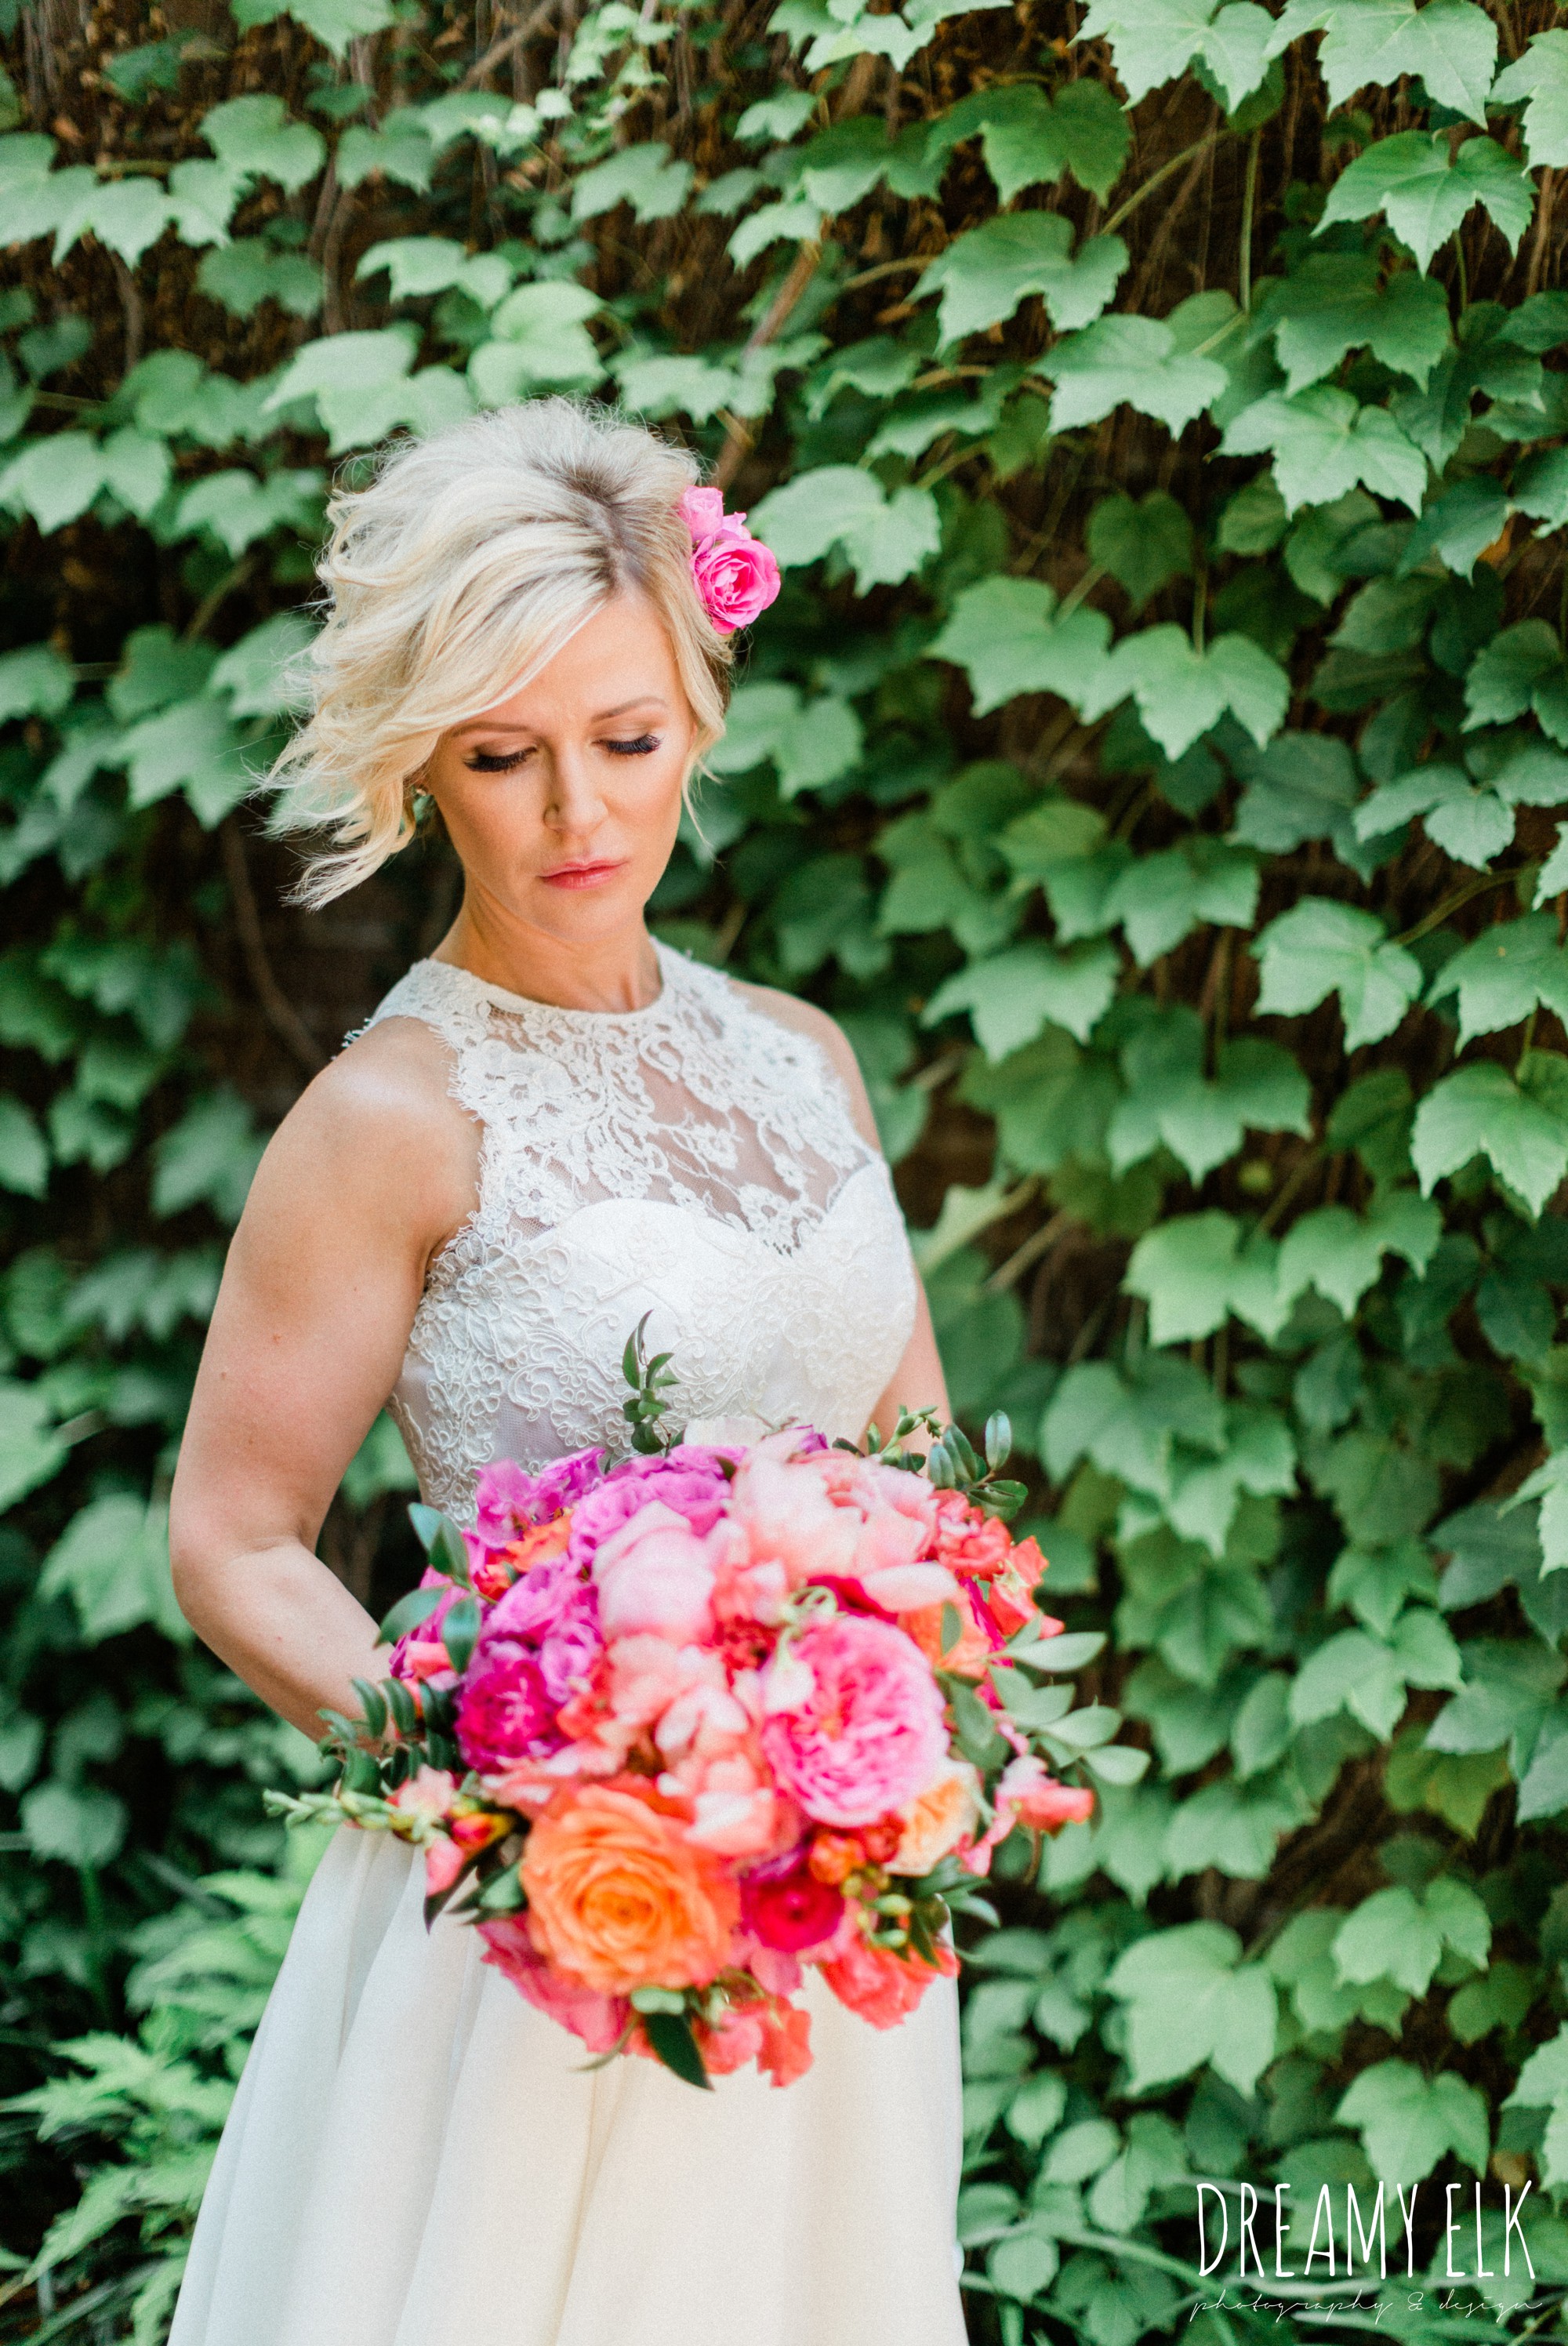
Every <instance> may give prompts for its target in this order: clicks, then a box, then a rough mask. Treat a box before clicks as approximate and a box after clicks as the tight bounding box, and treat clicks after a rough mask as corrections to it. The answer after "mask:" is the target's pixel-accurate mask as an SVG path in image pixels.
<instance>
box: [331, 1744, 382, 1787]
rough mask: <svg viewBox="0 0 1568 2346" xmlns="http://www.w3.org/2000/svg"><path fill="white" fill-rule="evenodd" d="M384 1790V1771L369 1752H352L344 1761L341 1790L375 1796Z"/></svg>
mask: <svg viewBox="0 0 1568 2346" xmlns="http://www.w3.org/2000/svg"><path fill="white" fill-rule="evenodd" d="M381 1788H382V1771H381V1770H380V1768H379V1767H378V1766H377V1764H376V1762H375V1760H372V1757H371V1755H370V1753H369V1752H368V1751H351V1752H350V1753H349V1755H348V1757H347V1759H346V1760H344V1761H343V1774H342V1781H341V1786H340V1788H339V1789H340V1790H342V1791H345V1792H364V1793H367V1794H370V1795H372V1796H373V1795H374V1794H375V1793H377V1792H379V1791H380V1790H381Z"/></svg>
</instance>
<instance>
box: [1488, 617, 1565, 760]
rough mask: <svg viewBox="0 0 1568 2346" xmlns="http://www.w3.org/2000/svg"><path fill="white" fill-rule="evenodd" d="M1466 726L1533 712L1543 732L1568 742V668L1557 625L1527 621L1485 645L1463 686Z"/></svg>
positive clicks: (1496, 722) (1499, 721)
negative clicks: (1564, 660) (1565, 663)
mask: <svg viewBox="0 0 1568 2346" xmlns="http://www.w3.org/2000/svg"><path fill="white" fill-rule="evenodd" d="M1464 704H1465V723H1466V725H1467V726H1471V725H1505V724H1507V723H1508V721H1509V719H1511V718H1514V717H1523V716H1525V715H1527V714H1529V713H1531V712H1533V714H1534V716H1535V719H1536V720H1537V722H1538V723H1539V724H1540V726H1541V728H1542V729H1543V732H1546V733H1549V734H1550V735H1551V736H1552V739H1553V740H1554V741H1562V742H1563V743H1564V744H1568V667H1565V666H1564V662H1563V646H1562V642H1561V640H1560V639H1559V637H1558V635H1557V631H1556V629H1555V628H1554V627H1550V626H1549V625H1548V624H1547V622H1546V621H1545V620H1544V619H1522V620H1521V621H1520V622H1519V624H1518V625H1517V627H1504V628H1503V629H1502V633H1501V634H1500V635H1496V636H1493V637H1492V639H1491V641H1490V642H1489V643H1487V644H1485V645H1483V646H1482V648H1481V651H1480V652H1479V653H1478V654H1477V655H1476V658H1475V659H1474V661H1473V663H1472V664H1471V670H1470V673H1469V675H1468V676H1467V677H1466V678H1465V683H1464Z"/></svg>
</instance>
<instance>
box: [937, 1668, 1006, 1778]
mask: <svg viewBox="0 0 1568 2346" xmlns="http://www.w3.org/2000/svg"><path fill="white" fill-rule="evenodd" d="M937 1678H938V1679H939V1681H940V1682H941V1685H942V1688H943V1690H944V1692H945V1693H946V1696H947V1699H948V1704H949V1707H950V1709H952V1718H953V1727H954V1729H955V1731H956V1733H957V1736H958V1747H959V1749H960V1750H961V1751H962V1753H963V1756H964V1758H965V1759H966V1760H972V1761H973V1762H974V1765H975V1766H976V1767H977V1768H996V1767H1000V1766H1001V1764H1002V1763H1003V1760H1005V1759H1006V1758H1007V1749H1008V1747H1007V1745H1006V1743H1005V1742H1004V1741H1003V1738H1002V1737H1001V1736H1000V1735H999V1734H998V1733H997V1731H996V1729H995V1728H994V1726H993V1724H992V1719H991V1713H990V1711H989V1710H987V1709H986V1707H985V1705H984V1704H983V1702H982V1701H981V1699H980V1697H979V1696H978V1695H977V1694H976V1693H975V1691H974V1688H972V1686H970V1685H968V1684H967V1683H966V1681H965V1680H964V1679H962V1678H955V1677H953V1675H952V1672H951V1671H948V1670H939V1671H938V1672H937Z"/></svg>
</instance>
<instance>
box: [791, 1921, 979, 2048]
mask: <svg viewBox="0 0 1568 2346" xmlns="http://www.w3.org/2000/svg"><path fill="white" fill-rule="evenodd" d="M936 1957H937V1960H936V1968H935V1969H934V1970H933V1969H932V1966H931V1965H930V1964H924V1963H921V1960H920V1958H919V1957H918V1956H914V1955H900V1954H895V1953H893V1951H892V1949H891V1948H890V1947H873V1946H872V1945H871V1942H870V1941H869V1940H867V1939H862V1938H861V1937H860V1934H859V1933H856V1935H855V1937H854V1939H853V1940H852V1941H851V1942H850V1943H849V1944H848V1945H847V1946H846V1947H845V1948H844V1949H843V1951H842V1953H840V1954H839V1955H838V1956H837V1957H836V1958H835V1959H834V1961H833V1962H832V1963H830V1964H823V1965H822V1967H821V1968H822V1977H823V1978H824V1979H825V1980H826V1981H827V1983H828V1985H829V1986H830V1988H831V1989H832V1991H833V1994H835V1995H836V1996H837V1997H838V1999H839V2002H840V2004H848V2005H849V2007H850V2011H851V2012H857V2013H859V2015H860V2018H861V2019H862V2020H869V2021H870V2022H871V2026H872V2027H873V2028H897V2027H898V2025H899V2024H900V2022H901V2021H904V2020H907V2019H908V2018H909V2016H910V2014H911V2012H912V2011H913V2010H914V2008H915V2006H916V2004H919V2002H920V2000H921V1996H922V1995H924V1994H925V1992H926V1990H927V1988H928V1987H930V1985H931V1984H932V1981H933V1980H935V1979H938V1978H947V1979H952V1977H953V1976H954V1975H955V1974H956V1973H957V1971H958V1958H957V1956H956V1955H955V1954H954V1953H953V1952H952V1948H951V1947H949V1946H946V1945H945V1944H943V1943H942V1942H941V1941H940V1940H939V1941H938V1943H937V1948H936Z"/></svg>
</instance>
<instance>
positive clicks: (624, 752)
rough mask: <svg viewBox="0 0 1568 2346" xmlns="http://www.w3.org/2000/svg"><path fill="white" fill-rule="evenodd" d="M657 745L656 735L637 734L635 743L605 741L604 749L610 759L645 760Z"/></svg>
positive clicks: (657, 738)
mask: <svg viewBox="0 0 1568 2346" xmlns="http://www.w3.org/2000/svg"><path fill="white" fill-rule="evenodd" d="M658 743H659V737H658V735H657V733H639V734H638V735H637V737H636V740H635V741H606V743H605V747H606V750H608V751H609V753H610V755H611V757H612V758H646V757H647V756H648V755H649V753H650V752H651V751H653V750H657V748H658Z"/></svg>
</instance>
